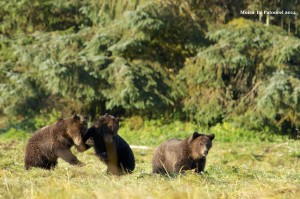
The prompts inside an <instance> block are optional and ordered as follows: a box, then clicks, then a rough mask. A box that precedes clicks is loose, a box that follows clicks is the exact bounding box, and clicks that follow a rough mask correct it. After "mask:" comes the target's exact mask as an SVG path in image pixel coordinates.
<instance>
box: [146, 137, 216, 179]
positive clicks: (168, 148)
mask: <svg viewBox="0 0 300 199" xmlns="http://www.w3.org/2000/svg"><path fill="white" fill-rule="evenodd" d="M214 138H215V135H214V134H211V135H205V134H199V133H197V132H195V133H194V134H193V135H192V136H190V137H188V138H186V139H185V140H179V139H171V140H169V141H166V142H164V143H163V144H161V145H160V146H159V147H158V148H157V149H156V151H155V154H154V157H153V159H152V172H153V173H161V174H165V173H179V172H181V171H185V170H191V169H195V171H196V172H197V173H200V172H202V171H203V170H204V167H205V163H206V156H207V154H208V151H209V149H210V148H211V147H212V140H213V139H214Z"/></svg>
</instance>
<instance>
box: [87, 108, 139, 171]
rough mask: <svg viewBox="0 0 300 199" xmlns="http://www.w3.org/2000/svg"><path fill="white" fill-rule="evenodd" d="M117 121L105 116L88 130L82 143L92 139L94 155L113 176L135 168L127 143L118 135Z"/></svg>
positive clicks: (112, 117) (114, 118)
mask: <svg viewBox="0 0 300 199" xmlns="http://www.w3.org/2000/svg"><path fill="white" fill-rule="evenodd" d="M118 130H119V119H118V118H116V117H114V116H111V115H108V114H105V115H103V116H100V117H99V119H98V121H97V122H95V123H94V124H93V126H92V127H91V128H89V129H88V131H87V133H86V135H85V136H84V141H88V140H89V139H90V138H92V139H93V142H94V143H93V145H94V149H95V152H96V155H97V156H98V157H99V158H100V160H101V161H102V162H104V163H105V164H106V165H107V169H108V172H110V173H111V174H114V175H120V174H123V173H131V172H132V171H133V170H134V167H135V160H134V155H133V152H132V150H131V148H130V146H129V145H128V144H127V142H126V141H125V140H124V139H123V138H122V137H121V136H119V135H118ZM87 147H89V146H87Z"/></svg>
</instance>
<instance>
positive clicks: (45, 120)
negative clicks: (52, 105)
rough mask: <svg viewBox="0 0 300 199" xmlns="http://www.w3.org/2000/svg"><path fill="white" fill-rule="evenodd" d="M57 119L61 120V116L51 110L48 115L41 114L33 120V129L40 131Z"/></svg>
mask: <svg viewBox="0 0 300 199" xmlns="http://www.w3.org/2000/svg"><path fill="white" fill-rule="evenodd" d="M59 118H62V114H61V113H60V112H58V111H57V110H55V109H53V110H52V112H51V113H50V114H42V115H41V116H39V117H35V118H34V127H35V128H36V129H40V128H42V127H44V126H47V125H49V124H53V123H55V122H56V121H57V120H58V119H59Z"/></svg>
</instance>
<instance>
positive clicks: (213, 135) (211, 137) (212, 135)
mask: <svg viewBox="0 0 300 199" xmlns="http://www.w3.org/2000/svg"><path fill="white" fill-rule="evenodd" d="M207 137H209V139H210V140H213V139H215V134H210V135H208V136H207Z"/></svg>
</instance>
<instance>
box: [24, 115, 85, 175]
mask: <svg viewBox="0 0 300 199" xmlns="http://www.w3.org/2000/svg"><path fill="white" fill-rule="evenodd" d="M87 125H88V122H87V117H85V116H82V115H78V114H75V115H74V116H73V117H70V118H66V119H59V120H58V121H57V122H56V123H54V124H51V125H49V126H45V127H43V128H41V129H39V130H37V131H36V132H35V133H34V134H33V135H32V137H31V138H30V139H29V141H28V143H27V145H26V152H25V168H26V169H27V170H28V169H29V168H30V167H40V168H43V169H52V168H54V167H55V166H56V165H57V159H58V158H59V157H60V158H62V159H63V160H65V161H66V162H68V163H70V164H72V165H78V166H83V165H84V163H83V162H80V161H79V160H78V159H77V157H76V156H75V155H74V154H73V153H72V152H71V151H70V148H71V146H73V145H75V147H76V149H77V150H78V151H79V152H83V151H85V150H86V149H87V148H86V145H85V143H84V142H83V134H84V133H86V131H87V127H88V126H87Z"/></svg>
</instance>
